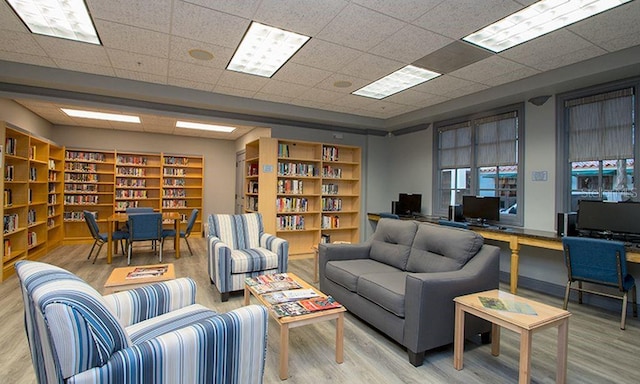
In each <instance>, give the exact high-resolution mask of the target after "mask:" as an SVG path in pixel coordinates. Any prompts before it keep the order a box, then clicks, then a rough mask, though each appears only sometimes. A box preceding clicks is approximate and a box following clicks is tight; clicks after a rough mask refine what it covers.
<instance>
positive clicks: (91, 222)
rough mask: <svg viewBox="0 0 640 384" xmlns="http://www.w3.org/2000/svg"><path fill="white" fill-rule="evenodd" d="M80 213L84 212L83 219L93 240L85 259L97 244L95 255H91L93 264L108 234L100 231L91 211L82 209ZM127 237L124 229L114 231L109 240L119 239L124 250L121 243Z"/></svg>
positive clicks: (88, 257)
mask: <svg viewBox="0 0 640 384" xmlns="http://www.w3.org/2000/svg"><path fill="white" fill-rule="evenodd" d="M82 213H83V214H84V221H85V222H86V223H87V227H89V232H91V237H93V240H94V242H93V245H92V246H91V250H90V251H89V255H88V256H87V260H89V259H90V258H91V254H92V253H93V250H94V249H95V247H96V245H97V246H98V250H97V251H96V254H95V256H93V264H95V263H96V259H97V258H98V254H99V253H100V250H101V249H102V246H103V245H104V243H106V242H107V240H109V238H108V237H107V236H109V234H108V233H100V228H99V227H98V222H97V221H96V217H95V216H94V215H93V213H91V212H89V211H82ZM127 239H129V233H128V232H126V231H115V232H113V233H112V234H111V240H114V241H119V242H120V247H121V248H122V251H123V252H124V250H125V246H124V245H123V244H122V241H123V240H127Z"/></svg>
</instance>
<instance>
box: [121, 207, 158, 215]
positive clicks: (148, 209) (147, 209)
mask: <svg viewBox="0 0 640 384" xmlns="http://www.w3.org/2000/svg"><path fill="white" fill-rule="evenodd" d="M125 212H126V213H127V215H129V214H132V213H149V212H153V208H151V207H131V208H127V210H126V211H125Z"/></svg>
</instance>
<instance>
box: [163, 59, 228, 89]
mask: <svg viewBox="0 0 640 384" xmlns="http://www.w3.org/2000/svg"><path fill="white" fill-rule="evenodd" d="M221 74H222V70H220V69H217V68H210V67H203V66H202V65H194V64H189V63H185V62H182V61H175V60H170V61H169V76H170V77H174V78H177V79H185V80H190V81H195V82H203V83H207V84H211V85H215V84H216V82H217V81H218V78H220V75H221Z"/></svg>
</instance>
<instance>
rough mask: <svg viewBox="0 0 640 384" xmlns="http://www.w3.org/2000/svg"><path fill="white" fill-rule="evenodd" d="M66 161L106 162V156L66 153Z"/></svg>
mask: <svg viewBox="0 0 640 384" xmlns="http://www.w3.org/2000/svg"><path fill="white" fill-rule="evenodd" d="M64 158H65V160H69V161H95V162H105V161H106V159H107V158H106V156H105V154H104V153H100V152H79V151H65V156H64Z"/></svg>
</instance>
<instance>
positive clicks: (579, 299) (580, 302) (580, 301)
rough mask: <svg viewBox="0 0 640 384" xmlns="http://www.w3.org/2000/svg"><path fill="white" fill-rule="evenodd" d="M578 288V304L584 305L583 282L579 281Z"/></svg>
mask: <svg viewBox="0 0 640 384" xmlns="http://www.w3.org/2000/svg"><path fill="white" fill-rule="evenodd" d="M578 288H580V290H579V291H578V303H579V304H582V281H578Z"/></svg>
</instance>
